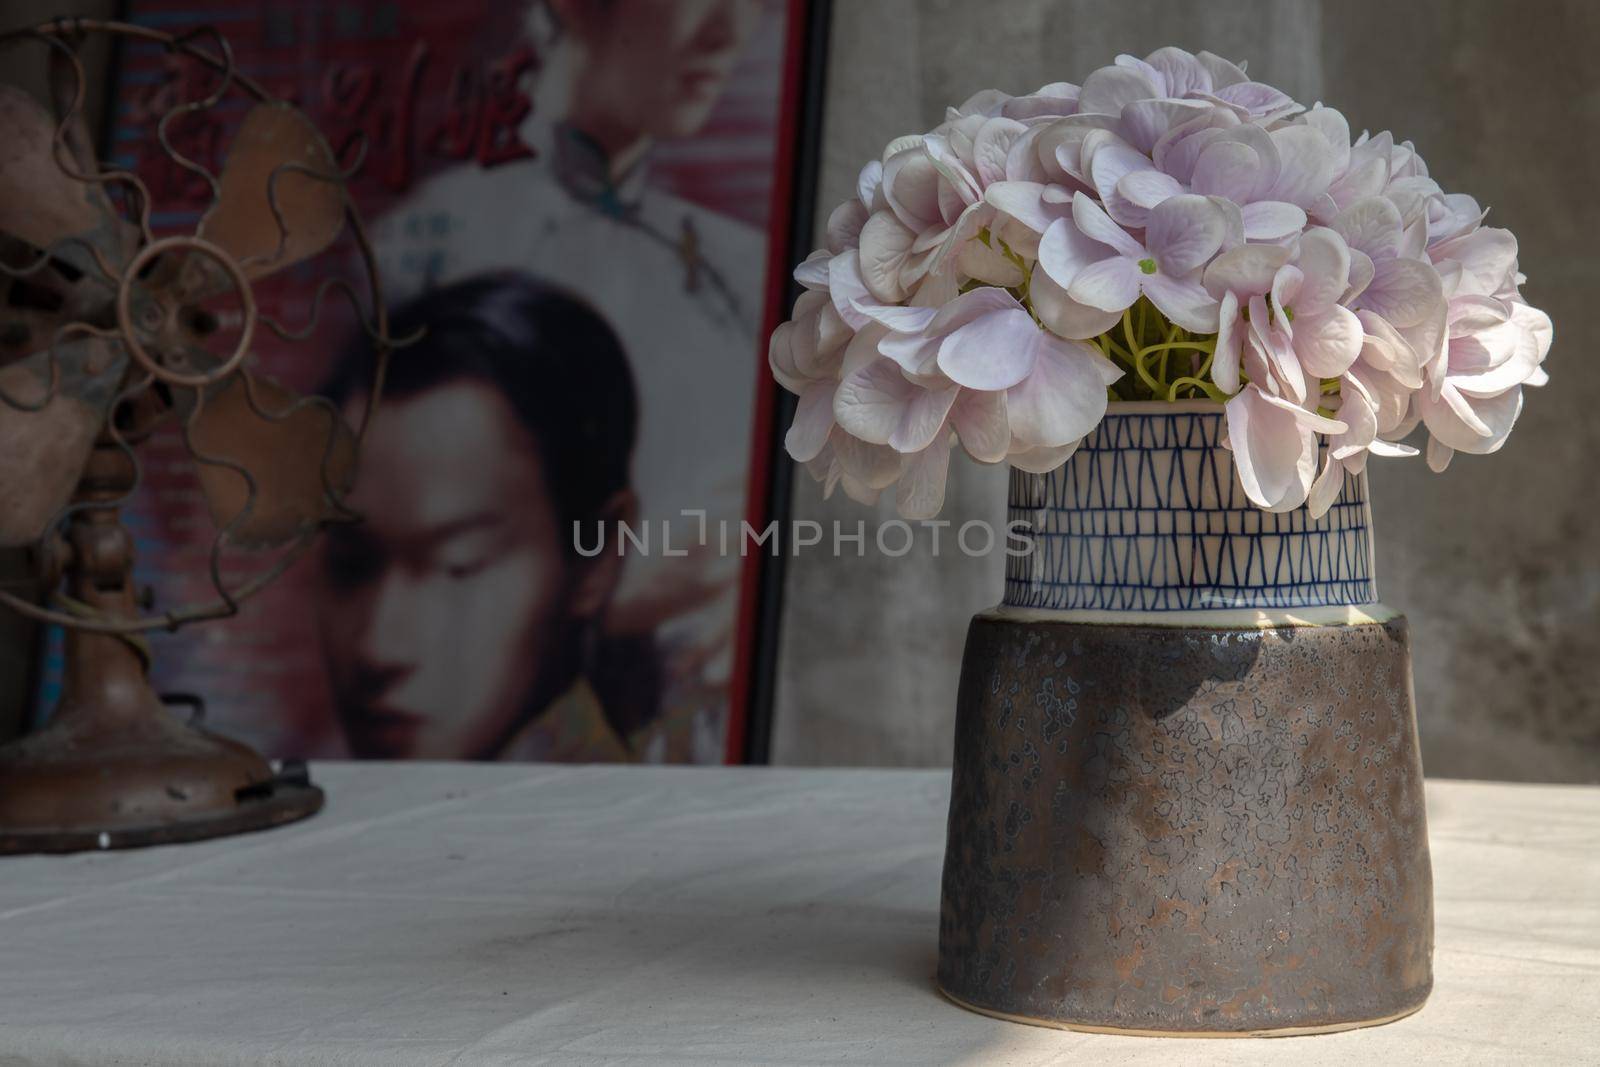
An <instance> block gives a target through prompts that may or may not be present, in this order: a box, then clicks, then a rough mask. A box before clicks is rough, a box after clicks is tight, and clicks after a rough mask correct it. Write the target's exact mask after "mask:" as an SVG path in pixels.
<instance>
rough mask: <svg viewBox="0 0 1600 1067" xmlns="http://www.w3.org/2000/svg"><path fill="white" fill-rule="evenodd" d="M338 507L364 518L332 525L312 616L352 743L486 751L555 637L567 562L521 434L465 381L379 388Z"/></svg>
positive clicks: (455, 753) (479, 385) (511, 723)
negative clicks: (398, 392) (383, 394)
mask: <svg viewBox="0 0 1600 1067" xmlns="http://www.w3.org/2000/svg"><path fill="white" fill-rule="evenodd" d="M355 406H356V405H352V407H355ZM349 503H350V504H351V506H352V507H353V508H354V509H355V510H356V511H357V512H358V513H359V514H361V515H362V516H363V521H362V522H360V523H357V524H354V525H351V526H345V527H337V528H335V529H334V530H332V531H331V532H330V537H329V540H328V541H327V543H326V547H325V555H324V562H325V573H326V582H325V592H324V595H323V598H322V603H321V606H320V607H321V610H320V612H319V617H318V624H319V626H320V627H321V630H322V634H323V647H324V649H325V655H326V659H327V664H328V672H329V678H330V681H331V683H332V687H333V691H334V696H335V700H336V703H337V706H338V711H339V716H340V721H341V723H342V725H343V727H344V730H345V735H346V737H347V739H348V741H349V745H350V749H351V753H352V754H353V755H355V756H358V757H363V758H389V759H407V758H415V759H461V758H467V759H471V758H480V757H487V756H489V755H491V754H492V753H493V751H494V749H495V748H496V747H497V746H498V745H500V744H502V743H504V741H505V739H506V737H507V735H508V734H509V733H510V732H512V731H514V730H515V729H516V726H517V724H518V723H519V722H520V721H521V720H522V719H523V718H524V717H525V716H526V714H527V712H528V705H529V701H530V700H531V699H533V697H534V694H535V693H537V692H538V690H539V681H540V678H541V676H542V675H543V674H544V673H545V672H547V671H550V670H551V669H552V667H555V669H557V670H559V666H558V665H553V664H551V663H548V662H546V661H547V660H548V659H550V658H551V657H559V656H561V655H563V654H564V651H563V649H564V648H565V643H564V641H563V640H562V635H563V632H564V631H565V629H566V618H565V615H566V604H567V589H566V584H567V576H566V566H565V562H564V561H565V560H566V558H567V557H566V555H565V554H564V552H563V548H564V546H563V544H562V543H561V540H560V530H559V529H558V525H559V524H558V522H557V520H556V516H555V512H554V510H553V508H552V506H551V502H550V497H549V491H548V487H547V485H546V483H545V478H544V472H543V468H542V464H541V462H540V460H539V458H538V450H537V448H536V446H535V444H534V442H533V439H532V437H531V436H530V435H529V434H528V433H527V432H526V431H525V430H524V429H523V428H522V426H521V425H520V424H519V423H518V421H517V418H516V416H515V414H514V413H513V411H512V409H511V406H510V405H509V404H508V403H507V402H506V400H505V399H504V397H503V396H502V395H501V394H500V392H499V391H498V390H497V389H495V388H494V387H493V386H491V385H489V384H487V383H483V382H480V381H477V380H474V379H458V380H455V381H448V382H445V383H443V384H441V385H438V386H436V387H433V388H430V389H427V390H424V391H422V392H420V393H417V394H414V395H411V396H401V397H396V398H393V399H388V398H386V399H385V401H384V404H383V406H382V407H381V408H380V409H379V411H378V413H377V414H376V415H375V416H374V419H373V422H372V424H371V426H370V427H369V430H368V435H367V438H366V441H365V444H364V447H363V454H362V466H361V471H360V476H359V479H358V481H357V484H356V488H355V491H354V493H353V494H352V495H351V497H350V500H349Z"/></svg>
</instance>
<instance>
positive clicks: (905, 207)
mask: <svg viewBox="0 0 1600 1067" xmlns="http://www.w3.org/2000/svg"><path fill="white" fill-rule="evenodd" d="M883 195H884V199H885V200H887V201H888V203H889V207H890V208H891V209H893V211H894V213H895V214H896V215H898V216H900V221H901V222H903V223H905V224H906V225H907V226H908V227H910V228H911V229H913V230H916V231H917V232H918V233H920V232H922V231H923V230H926V229H928V228H929V227H930V226H935V225H937V224H938V223H940V222H942V221H943V217H942V216H941V215H940V213H939V168H938V167H936V166H934V163H933V160H932V159H931V158H929V156H928V152H927V150H926V149H925V148H924V147H923V146H922V145H921V144H918V145H917V146H916V147H915V148H911V149H907V150H905V151H902V152H897V153H896V154H895V155H893V156H891V157H890V158H889V160H888V161H887V162H885V163H884V165H883Z"/></svg>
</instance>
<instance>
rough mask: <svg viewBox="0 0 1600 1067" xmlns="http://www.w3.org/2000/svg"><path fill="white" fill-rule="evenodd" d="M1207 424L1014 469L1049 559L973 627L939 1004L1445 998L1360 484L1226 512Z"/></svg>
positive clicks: (1230, 493) (1397, 634)
mask: <svg viewBox="0 0 1600 1067" xmlns="http://www.w3.org/2000/svg"><path fill="white" fill-rule="evenodd" d="M1180 414H1181V413H1180ZM1194 415H1195V420H1194V423H1193V424H1190V423H1189V422H1187V421H1186V420H1185V419H1183V418H1177V419H1174V418H1173V417H1172V416H1171V415H1170V414H1168V413H1167V412H1165V411H1163V412H1162V413H1161V414H1160V415H1159V416H1157V417H1159V418H1160V419H1163V420H1165V423H1166V424H1165V425H1164V426H1162V427H1157V429H1158V430H1159V431H1160V432H1159V433H1157V434H1156V435H1155V436H1152V434H1151V430H1150V427H1148V426H1133V427H1127V426H1124V427H1117V426H1115V425H1110V426H1108V427H1107V428H1106V429H1105V430H1104V433H1105V434H1117V435H1119V436H1118V437H1116V438H1115V439H1114V440H1113V439H1112V438H1109V437H1106V436H1099V437H1098V438H1091V440H1090V441H1087V442H1086V445H1087V446H1089V447H1088V449H1087V455H1086V456H1084V457H1081V458H1079V459H1077V461H1076V462H1074V463H1069V464H1068V466H1067V467H1064V468H1062V469H1061V470H1060V471H1058V472H1055V473H1053V474H1051V475H1047V476H1043V477H1037V476H1025V475H1014V476H1013V484H1012V508H1011V514H1012V518H1013V519H1014V520H1015V519H1017V518H1018V517H1019V516H1020V517H1022V518H1023V519H1024V520H1025V521H1027V522H1028V523H1029V524H1030V525H1031V526H1032V527H1033V529H1034V530H1035V531H1039V532H1040V533H1042V534H1043V536H1042V537H1040V538H1039V542H1040V543H1039V545H1038V546H1036V551H1039V552H1042V553H1043V556H1042V558H1036V559H1033V560H1023V561H1021V562H1019V563H1016V564H1014V565H1013V566H1011V567H1010V568H1009V569H1008V576H1007V577H1008V580H1007V587H1006V596H1005V603H1004V604H1002V605H1001V606H1000V607H998V608H996V609H994V610H993V611H990V612H985V613H983V614H980V615H979V616H977V617H976V618H975V619H974V620H973V622H972V626H971V629H970V630H969V632H968V636H967V647H966V653H965V658H964V660H963V665H962V675H961V684H960V692H959V695H958V712H957V722H956V743H955V766H954V775H953V783H952V796H951V802H950V821H949V838H948V846H947V849H946V853H945V867H944V879H943V903H942V909H941V915H940V930H939V971H938V982H939V986H940V988H941V989H942V990H943V991H944V992H945V993H946V994H947V995H948V996H950V997H951V999H953V1000H955V1001H956V1002H957V1003H960V1004H962V1005H963V1006H966V1007H969V1008H973V1009H976V1010H979V1011H983V1012H987V1013H990V1014H994V1015H998V1016H1002V1017H1005V1018H1012V1019H1017V1020H1019V1021H1024V1022H1033V1023H1038V1024H1042V1025H1052V1026H1064V1027H1070V1028H1077V1029H1089V1030H1110V1031H1126V1032H1134V1033H1158V1034H1169V1035H1174V1036H1177V1035H1183V1036H1234V1035H1244V1034H1296V1033H1314V1032H1320V1031H1327V1030H1339V1029H1348V1028H1350V1027H1353V1026H1362V1025H1370V1024H1373V1023H1379V1022H1387V1021H1391V1020H1393V1019H1396V1018H1399V1017H1401V1016H1403V1015H1406V1014H1409V1013H1410V1012H1412V1011H1415V1010H1416V1009H1417V1008H1419V1007H1420V1006H1421V1005H1422V1003H1423V1001H1424V1000H1425V999H1426V998H1427V996H1428V992H1429V990H1430V988H1431V987H1432V955H1433V885H1432V881H1433V880H1432V871H1431V867H1430V864H1429V860H1428V840H1427V822H1426V815H1425V811H1424V799H1423V780H1422V766H1421V760H1420V758H1419V753H1418V747H1417V737H1416V716H1415V710H1414V707H1413V698H1412V682H1411V656H1410V646H1409V639H1408V634H1407V628H1406V623H1405V619H1404V618H1403V617H1401V616H1399V615H1396V614H1394V613H1393V612H1390V611H1389V610H1388V609H1386V608H1384V607H1383V606H1382V605H1380V604H1377V603H1376V602H1375V597H1376V591H1375V588H1374V586H1373V583H1372V580H1371V554H1370V541H1369V540H1368V538H1367V527H1368V524H1369V522H1370V516H1369V513H1368V508H1367V506H1366V502H1365V485H1364V481H1362V480H1360V479H1351V480H1350V481H1349V482H1348V483H1347V486H1346V495H1345V498H1344V499H1342V500H1341V506H1342V507H1343V514H1342V515H1334V516H1333V517H1332V518H1329V519H1325V520H1320V521H1319V520H1311V519H1309V517H1308V516H1306V515H1305V514H1304V512H1300V513H1288V514H1287V515H1285V516H1277V517H1273V518H1272V519H1270V520H1263V519H1261V517H1260V513H1254V512H1252V513H1251V514H1240V513H1239V512H1240V510H1241V505H1240V503H1239V501H1238V499H1237V486H1236V485H1235V486H1234V487H1233V488H1232V489H1231V490H1230V489H1229V487H1228V486H1227V485H1226V484H1225V483H1224V484H1222V485H1221V486H1220V489H1219V488H1218V487H1217V483H1218V480H1219V477H1218V476H1219V475H1221V476H1224V477H1230V478H1231V476H1232V471H1231V464H1229V463H1228V462H1227V460H1226V453H1225V452H1224V453H1223V454H1222V456H1221V457H1220V458H1219V457H1218V455H1217V454H1216V453H1217V446H1216V441H1217V432H1216V431H1217V425H1216V423H1218V422H1220V415H1217V414H1215V413H1214V412H1210V413H1208V412H1205V411H1203V410H1201V411H1196V412H1194ZM1124 417H1125V418H1127V417H1131V415H1129V416H1124ZM1208 420H1215V421H1214V422H1211V424H1210V425H1209V426H1207V425H1206V423H1207V421H1208ZM1107 422H1108V424H1109V423H1112V422H1113V419H1111V418H1108V420H1107ZM1130 444H1131V445H1132V446H1135V447H1133V448H1132V452H1131V454H1130V453H1129V450H1128V449H1126V448H1124V447H1123V445H1130ZM1152 444H1155V445H1159V446H1160V447H1163V448H1168V449H1170V452H1169V454H1167V455H1165V456H1162V455H1155V456H1151V455H1149V454H1148V448H1147V447H1146V446H1150V445H1152ZM1141 448H1143V449H1144V452H1141V451H1140V450H1141ZM1108 452H1110V453H1115V454H1113V455H1107V453H1108ZM1196 471H1198V472H1200V473H1201V474H1202V475H1203V477H1201V478H1199V479H1196V478H1195V477H1194V475H1195V472H1196ZM1123 472H1134V473H1132V474H1131V477H1132V479H1133V482H1134V483H1141V484H1139V485H1138V487H1135V486H1134V485H1132V484H1130V483H1126V482H1125V481H1124V478H1125V477H1126V476H1125V475H1124V474H1123ZM1139 472H1143V473H1139ZM1152 472H1153V476H1152ZM1091 483H1093V484H1092V485H1091ZM1196 484H1201V485H1210V486H1212V488H1211V489H1209V490H1208V491H1207V493H1206V495H1205V496H1204V498H1203V499H1202V498H1200V497H1199V496H1196V495H1194V491H1193V489H1192V487H1193V486H1194V485H1196ZM1119 486H1120V488H1118V487H1119ZM1108 487H1109V490H1108ZM1185 493H1188V494H1191V495H1190V496H1189V498H1188V499H1189V501H1190V502H1191V503H1192V504H1193V509H1192V514H1190V515H1187V516H1186V515H1185V514H1184V512H1185V502H1184V501H1185V498H1184V496H1183V495H1182V494H1185ZM1119 494H1120V495H1119ZM1242 506H1243V507H1247V506H1248V505H1247V504H1245V505H1242ZM1340 542H1343V543H1344V544H1345V545H1348V546H1353V547H1352V549H1351V550H1345V551H1342V552H1341V551H1340V548H1339V544H1340ZM1325 548H1327V549H1328V550H1326V551H1325V550H1324V549H1325ZM1263 573H1268V574H1269V575H1270V577H1271V579H1272V580H1271V582H1270V583H1261V584H1262V585H1263V586H1265V585H1270V586H1272V588H1270V589H1264V588H1259V587H1257V586H1256V585H1253V583H1254V582H1255V580H1256V579H1257V578H1258V577H1259V576H1261V575H1262V574H1263ZM1130 588H1131V592H1130ZM1064 598H1073V599H1072V600H1070V601H1069V602H1070V603H1071V604H1072V605H1073V606H1072V608H1070V609H1065V608H1062V607H1059V606H1057V605H1058V603H1059V602H1060V601H1062V600H1063V599H1064ZM1086 598H1087V599H1088V600H1089V602H1088V603H1083V601H1085V599H1086ZM1286 598H1288V599H1292V601H1293V602H1292V603H1291V604H1288V605H1280V604H1277V603H1274V601H1275V600H1282V599H1286ZM1122 603H1133V604H1137V605H1140V606H1141V607H1142V608H1143V610H1118V609H1117V608H1116V607H1115V606H1114V605H1116V604H1122ZM1152 604H1154V605H1168V606H1169V607H1171V609H1172V610H1150V607H1149V606H1150V605H1152ZM1190 605H1199V606H1200V607H1191V606H1190Z"/></svg>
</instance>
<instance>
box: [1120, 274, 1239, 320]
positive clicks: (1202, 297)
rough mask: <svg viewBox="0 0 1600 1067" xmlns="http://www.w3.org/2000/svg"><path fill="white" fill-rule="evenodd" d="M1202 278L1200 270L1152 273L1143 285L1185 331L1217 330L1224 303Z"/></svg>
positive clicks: (1143, 281)
mask: <svg viewBox="0 0 1600 1067" xmlns="http://www.w3.org/2000/svg"><path fill="white" fill-rule="evenodd" d="M1124 262H1126V260H1124ZM1199 277H1200V275H1199V272H1198V271H1196V272H1194V273H1193V274H1191V275H1190V276H1189V277H1187V278H1174V277H1171V276H1169V275H1167V274H1152V275H1147V276H1145V277H1143V278H1141V279H1140V287H1141V288H1142V289H1143V290H1144V295H1145V296H1148V297H1149V298H1150V302H1151V303H1152V304H1154V305H1155V306H1156V307H1157V309H1159V310H1160V312H1161V313H1162V314H1163V315H1165V316H1166V317H1167V318H1168V319H1170V320H1172V321H1173V322H1175V323H1177V324H1178V325H1179V326H1182V327H1183V328H1184V329H1185V330H1189V331H1190V332H1192V333H1216V332H1217V310H1218V308H1219V307H1220V305H1219V303H1218V302H1217V300H1216V298H1214V297H1213V296H1212V295H1211V294H1210V293H1208V292H1206V288H1205V286H1203V285H1201V284H1200V281H1199Z"/></svg>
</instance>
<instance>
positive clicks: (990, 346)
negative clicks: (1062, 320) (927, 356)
mask: <svg viewBox="0 0 1600 1067" xmlns="http://www.w3.org/2000/svg"><path fill="white" fill-rule="evenodd" d="M1049 337H1050V335H1049V334H1047V333H1045V332H1044V331H1043V330H1041V329H1039V327H1038V326H1037V325H1036V324H1035V323H1034V321H1033V317H1032V316H1031V315H1029V314H1028V313H1027V312H1026V311H1022V310H1020V309H1017V310H1012V311H995V312H991V313H989V314H987V315H983V316H981V317H979V318H977V319H974V320H973V321H971V322H969V323H967V324H966V325H965V326H962V327H960V328H959V329H957V330H956V331H955V332H954V333H952V334H950V336H948V337H946V338H945V339H944V341H943V342H942V343H941V344H940V345H939V369H940V370H942V371H944V373H945V374H947V375H949V376H950V380H951V381H953V382H955V383H956V384H957V385H964V386H966V387H967V388H968V389H1008V388H1010V387H1011V386H1013V385H1015V384H1017V383H1018V382H1020V381H1022V380H1023V379H1024V378H1026V377H1027V376H1028V374H1029V373H1030V372H1031V371H1032V370H1033V369H1034V363H1035V361H1036V360H1037V358H1038V355H1039V352H1040V350H1041V348H1042V347H1044V345H1045V343H1046V339H1048V338H1049Z"/></svg>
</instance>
